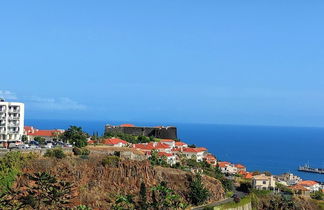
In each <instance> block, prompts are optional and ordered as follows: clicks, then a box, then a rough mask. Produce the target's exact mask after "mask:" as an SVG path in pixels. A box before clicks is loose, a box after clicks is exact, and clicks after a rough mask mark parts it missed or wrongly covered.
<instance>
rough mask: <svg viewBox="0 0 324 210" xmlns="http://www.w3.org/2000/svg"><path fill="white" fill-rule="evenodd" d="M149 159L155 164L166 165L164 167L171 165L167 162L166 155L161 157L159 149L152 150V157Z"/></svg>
mask: <svg viewBox="0 0 324 210" xmlns="http://www.w3.org/2000/svg"><path fill="white" fill-rule="evenodd" d="M149 161H150V162H151V164H152V165H153V166H156V165H158V166H164V167H169V166H170V165H169V164H168V163H167V160H166V157H165V156H163V157H159V155H158V151H157V150H152V151H151V157H149Z"/></svg>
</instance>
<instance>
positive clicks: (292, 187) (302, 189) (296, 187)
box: [288, 184, 308, 191]
mask: <svg viewBox="0 0 324 210" xmlns="http://www.w3.org/2000/svg"><path fill="white" fill-rule="evenodd" d="M288 188H290V189H292V190H301V191H308V190H307V189H306V188H305V187H303V186H302V185H300V184H296V185H293V186H289V187H288Z"/></svg>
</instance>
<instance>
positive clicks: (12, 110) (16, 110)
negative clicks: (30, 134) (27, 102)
mask: <svg viewBox="0 0 324 210" xmlns="http://www.w3.org/2000/svg"><path fill="white" fill-rule="evenodd" d="M9 112H10V113H19V112H20V109H9Z"/></svg>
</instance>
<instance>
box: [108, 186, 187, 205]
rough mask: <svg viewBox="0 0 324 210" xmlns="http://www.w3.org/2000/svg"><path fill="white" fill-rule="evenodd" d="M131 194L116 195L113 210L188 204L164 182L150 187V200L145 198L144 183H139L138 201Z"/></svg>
mask: <svg viewBox="0 0 324 210" xmlns="http://www.w3.org/2000/svg"><path fill="white" fill-rule="evenodd" d="M133 197H134V196H133V195H118V196H117V197H116V199H115V203H114V205H113V209H114V210H128V209H130V210H134V209H140V210H146V209H152V210H153V209H154V210H155V209H158V210H165V209H186V208H187V207H188V204H187V203H186V202H185V201H184V200H183V199H182V198H181V197H180V195H178V194H176V193H175V192H174V191H173V190H172V189H170V188H168V187H167V183H166V182H161V183H160V184H159V185H156V186H154V187H152V188H151V199H150V200H151V202H148V199H147V189H146V186H145V184H144V183H142V184H141V188H140V192H139V197H140V199H139V201H138V202H135V201H134V199H133Z"/></svg>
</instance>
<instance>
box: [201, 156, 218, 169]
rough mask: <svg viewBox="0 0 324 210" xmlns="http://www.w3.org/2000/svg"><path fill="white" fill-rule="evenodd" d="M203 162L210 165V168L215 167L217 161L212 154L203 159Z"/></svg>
mask: <svg viewBox="0 0 324 210" xmlns="http://www.w3.org/2000/svg"><path fill="white" fill-rule="evenodd" d="M204 160H205V161H206V162H207V163H209V164H210V165H212V166H216V165H217V159H216V157H215V156H214V155H212V154H207V155H206V156H205V157H204Z"/></svg>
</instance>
